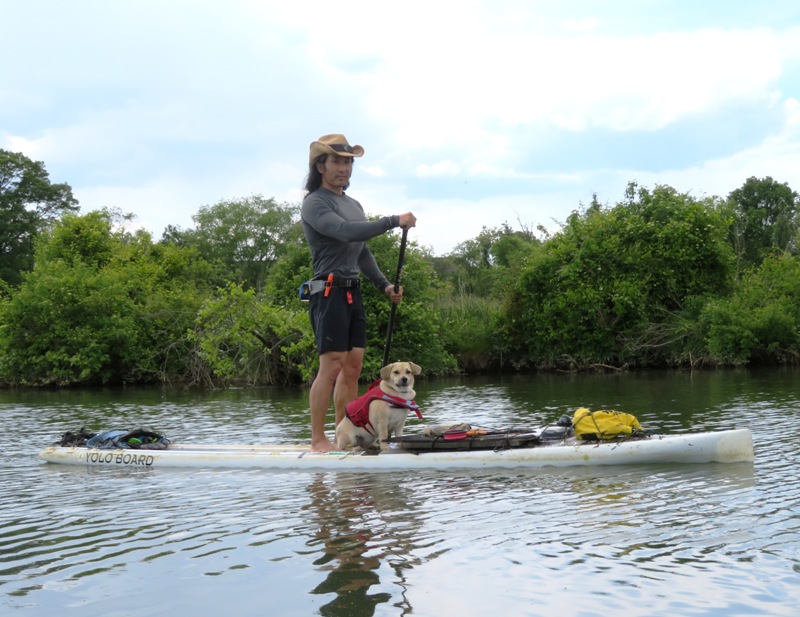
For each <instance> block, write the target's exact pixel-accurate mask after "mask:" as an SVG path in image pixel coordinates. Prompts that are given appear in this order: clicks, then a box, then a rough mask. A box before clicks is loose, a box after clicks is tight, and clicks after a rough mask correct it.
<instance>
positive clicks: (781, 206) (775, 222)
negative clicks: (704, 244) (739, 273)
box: [728, 176, 800, 266]
mask: <svg viewBox="0 0 800 617" xmlns="http://www.w3.org/2000/svg"><path fill="white" fill-rule="evenodd" d="M728 199H729V200H730V201H731V202H732V204H733V207H734V209H735V211H736V215H737V217H736V221H735V223H734V228H733V231H734V246H735V247H736V249H737V253H738V256H739V258H740V259H741V261H742V262H743V264H744V265H751V266H757V265H759V264H760V263H761V262H762V260H763V259H764V257H765V256H766V255H768V254H769V253H771V252H776V251H777V252H784V251H786V252H789V253H791V254H795V253H796V252H797V249H798V246H797V230H798V212H800V208H799V207H800V196H798V194H797V193H796V192H795V191H793V190H792V189H791V188H789V185H788V184H786V183H784V184H781V183H779V182H777V181H775V180H773V179H772V178H771V177H769V176H767V177H766V178H763V179H758V178H755V177H751V178H748V179H747V181H746V182H745V183H744V185H743V186H742V187H741V188H738V189H736V190H735V191H732V192H731V194H730V195H729V196H728Z"/></svg>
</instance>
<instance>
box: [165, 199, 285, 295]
mask: <svg viewBox="0 0 800 617" xmlns="http://www.w3.org/2000/svg"><path fill="white" fill-rule="evenodd" d="M298 210H299V206H297V205H293V204H278V203H277V202H276V201H275V200H274V199H272V198H270V199H266V198H264V197H263V196H261V195H253V196H250V197H246V198H244V199H238V200H230V201H220V202H219V203H217V204H215V205H213V206H204V207H202V208H201V209H200V211H199V212H198V213H197V214H196V215H195V216H194V217H192V218H193V220H194V222H195V225H196V227H195V229H193V230H187V231H183V232H181V231H179V230H176V229H175V228H172V227H170V228H167V230H166V232H165V235H164V239H165V241H166V242H174V243H178V244H183V245H188V246H195V247H196V248H197V249H198V250H199V251H200V253H201V254H202V255H203V256H204V257H205V258H206V260H208V261H209V262H210V263H214V264H218V265H220V266H221V267H222V269H223V270H224V272H225V279H226V280H224V281H220V285H221V286H225V284H227V283H236V284H241V285H242V286H243V287H244V288H246V289H254V290H256V291H258V292H260V291H262V290H263V288H264V285H265V283H266V281H267V275H268V273H269V270H270V268H271V267H272V266H273V265H274V264H275V262H276V261H277V260H278V258H279V257H280V256H281V255H282V254H283V252H284V245H285V242H286V238H287V237H289V236H290V232H291V228H292V225H293V223H294V218H295V217H296V216H297V213H298Z"/></svg>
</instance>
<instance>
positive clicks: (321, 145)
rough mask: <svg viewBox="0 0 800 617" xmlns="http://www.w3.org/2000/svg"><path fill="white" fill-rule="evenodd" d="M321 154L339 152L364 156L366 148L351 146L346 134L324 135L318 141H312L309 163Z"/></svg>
mask: <svg viewBox="0 0 800 617" xmlns="http://www.w3.org/2000/svg"><path fill="white" fill-rule="evenodd" d="M321 154H338V155H339V156H364V148H362V147H361V146H351V145H350V144H349V143H348V142H347V138H346V137H345V136H344V135H338V134H334V135H323V136H322V137H320V138H319V139H318V140H317V141H312V142H311V153H310V155H309V157H308V161H309V163H313V162H314V160H315V159H316V158H317V157H318V156H320V155H321Z"/></svg>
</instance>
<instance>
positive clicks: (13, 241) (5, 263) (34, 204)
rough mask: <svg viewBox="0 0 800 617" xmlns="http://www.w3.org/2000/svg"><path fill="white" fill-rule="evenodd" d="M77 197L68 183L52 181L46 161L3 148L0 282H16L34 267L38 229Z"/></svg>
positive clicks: (70, 208)
mask: <svg viewBox="0 0 800 617" xmlns="http://www.w3.org/2000/svg"><path fill="white" fill-rule="evenodd" d="M77 209H78V201H77V200H76V199H75V198H74V197H73V196H72V189H71V188H70V187H69V185H67V184H52V183H51V182H50V179H49V176H48V174H47V171H46V170H45V167H44V163H42V162H39V161H32V160H30V159H29V158H28V157H26V156H24V155H22V154H18V153H14V152H8V151H7V150H0V282H3V281H4V282H5V283H7V284H9V285H16V284H18V283H19V282H20V280H21V275H22V272H27V271H29V270H30V269H31V268H32V267H33V246H34V241H35V239H36V236H37V235H38V233H39V231H41V230H42V229H43V228H46V226H47V225H48V224H49V223H51V222H52V221H54V220H55V219H57V218H58V217H59V216H61V215H62V214H63V213H65V212H75V211H77Z"/></svg>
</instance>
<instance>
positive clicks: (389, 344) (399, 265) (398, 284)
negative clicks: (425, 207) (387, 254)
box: [381, 227, 408, 367]
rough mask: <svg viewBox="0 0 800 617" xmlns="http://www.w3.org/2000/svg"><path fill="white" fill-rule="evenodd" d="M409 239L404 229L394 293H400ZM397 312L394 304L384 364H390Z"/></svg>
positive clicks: (384, 349)
mask: <svg viewBox="0 0 800 617" xmlns="http://www.w3.org/2000/svg"><path fill="white" fill-rule="evenodd" d="M407 238H408V228H407V227H403V237H402V238H401V240H400V257H399V259H398V260H397V276H395V278H394V292H395V293H397V292H398V291H400V272H401V270H402V269H403V259H404V258H405V255H406V239H407ZM396 312H397V305H396V304H395V303H394V302H392V308H391V309H390V311H389V326H388V327H387V328H386V345H384V347H383V364H381V366H382V367H383V366H386V365H387V364H389V348H390V347H391V345H392V330H393V329H394V314H395V313H396Z"/></svg>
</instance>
